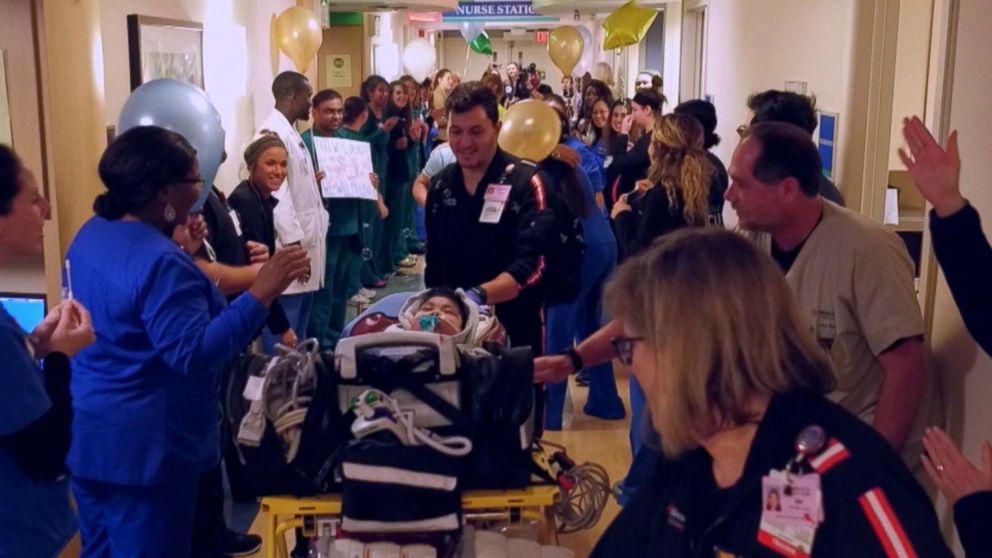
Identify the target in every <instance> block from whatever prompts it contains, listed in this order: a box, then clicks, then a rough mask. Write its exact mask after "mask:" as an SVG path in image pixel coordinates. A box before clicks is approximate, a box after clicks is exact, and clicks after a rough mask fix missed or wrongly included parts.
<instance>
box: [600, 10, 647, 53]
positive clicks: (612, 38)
mask: <svg viewBox="0 0 992 558" xmlns="http://www.w3.org/2000/svg"><path fill="white" fill-rule="evenodd" d="M657 16H658V10H653V9H651V8H644V7H641V6H638V5H637V2H635V1H634V0H630V2H627V3H626V4H624V5H623V6H620V7H619V8H617V9H616V10H615V11H614V12H613V13H612V14H610V16H609V17H608V18H606V20H605V21H603V29H604V30H605V31H606V39H605V40H603V48H604V49H607V50H610V49H614V48H620V47H625V46H627V45H634V44H637V43H639V42H641V39H643V38H644V35H645V34H646V33H647V32H648V28H649V27H651V24H652V23H654V18H655V17H657Z"/></svg>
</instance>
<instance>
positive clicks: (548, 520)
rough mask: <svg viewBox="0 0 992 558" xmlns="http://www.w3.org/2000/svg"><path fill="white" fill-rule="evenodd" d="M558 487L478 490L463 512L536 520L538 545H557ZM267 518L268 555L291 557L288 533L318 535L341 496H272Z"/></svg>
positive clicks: (467, 497) (336, 514)
mask: <svg viewBox="0 0 992 558" xmlns="http://www.w3.org/2000/svg"><path fill="white" fill-rule="evenodd" d="M557 496H558V487H557V486H553V485H535V486H529V487H526V488H520V489H515V490H474V491H470V492H466V493H465V494H464V495H463V496H462V511H463V513H464V515H465V517H466V519H468V520H469V521H472V520H482V519H485V520H503V521H506V522H508V523H510V524H520V523H523V522H529V521H533V522H534V523H535V524H536V525H537V526H538V539H539V540H538V542H540V543H541V544H555V540H556V536H555V513H554V505H555V502H556V498H557ZM261 506H262V513H264V514H266V517H265V533H264V535H263V536H264V538H265V546H266V550H265V556H266V557H267V558H288V557H289V550H288V549H287V547H286V535H285V534H286V532H287V531H290V530H294V529H296V528H297V527H300V528H303V532H304V535H306V536H313V535H316V534H317V533H318V525H319V524H320V523H321V522H323V521H335V520H337V519H340V516H341V495H340V494H324V495H321V496H316V497H311V498H296V497H293V496H269V497H265V498H262V502H261Z"/></svg>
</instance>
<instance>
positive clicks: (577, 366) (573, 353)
mask: <svg viewBox="0 0 992 558" xmlns="http://www.w3.org/2000/svg"><path fill="white" fill-rule="evenodd" d="M558 354H560V355H565V356H567V357H568V358H570V359H571V360H572V368H573V369H574V371H573V372H572V373H573V374H578V373H579V371H580V370H582V369H583V368H584V367H585V363H584V362H582V355H580V354H579V351H577V350H575V346H574V345H573V346H571V347H569V348H567V349H565V350H564V351H562V352H560V353H558Z"/></svg>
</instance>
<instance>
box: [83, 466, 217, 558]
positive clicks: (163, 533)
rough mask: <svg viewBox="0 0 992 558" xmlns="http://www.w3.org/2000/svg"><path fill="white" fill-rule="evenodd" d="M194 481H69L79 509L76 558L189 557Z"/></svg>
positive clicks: (193, 478) (190, 478)
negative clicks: (79, 547) (80, 544)
mask: <svg viewBox="0 0 992 558" xmlns="http://www.w3.org/2000/svg"><path fill="white" fill-rule="evenodd" d="M197 480H198V477H197V475H195V474H189V475H186V476H184V477H183V478H181V479H174V480H172V481H170V482H168V483H166V484H162V485H155V486H128V485H121V484H113V483H106V482H100V481H90V480H85V479H79V478H73V479H72V492H73V494H74V495H75V497H76V503H77V504H78V506H79V534H80V536H81V537H82V542H83V552H82V554H81V555H80V558H128V557H132V556H133V557H135V558H139V557H140V558H176V557H180V558H181V557H185V556H188V555H189V551H190V537H191V536H192V533H193V515H194V508H195V505H196V485H197Z"/></svg>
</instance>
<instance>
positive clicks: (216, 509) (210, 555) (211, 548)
mask: <svg viewBox="0 0 992 558" xmlns="http://www.w3.org/2000/svg"><path fill="white" fill-rule="evenodd" d="M220 467H221V464H220V462H219V461H218V462H217V465H215V466H214V467H213V468H211V469H210V470H209V471H207V472H206V473H204V474H203V475H202V476H201V477H200V480H199V482H198V483H197V487H196V512H195V514H194V516H193V540H192V544H191V545H190V547H191V548H190V557H191V558H219V557H221V556H224V554H223V550H222V549H221V547H220V537H219V535H220V534H221V533H222V532H223V530H224V529H226V528H227V524H226V523H225V521H224V477H223V474H222V473H221V468H220Z"/></svg>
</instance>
